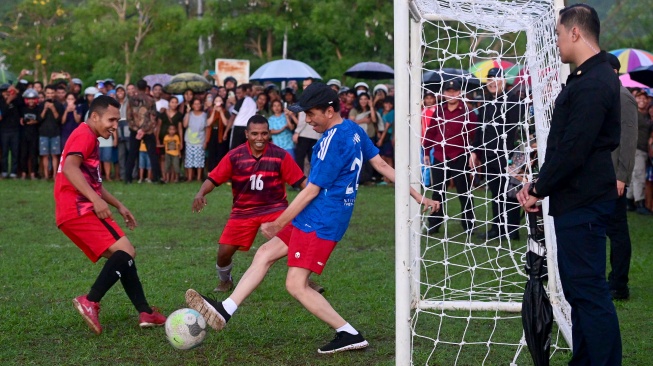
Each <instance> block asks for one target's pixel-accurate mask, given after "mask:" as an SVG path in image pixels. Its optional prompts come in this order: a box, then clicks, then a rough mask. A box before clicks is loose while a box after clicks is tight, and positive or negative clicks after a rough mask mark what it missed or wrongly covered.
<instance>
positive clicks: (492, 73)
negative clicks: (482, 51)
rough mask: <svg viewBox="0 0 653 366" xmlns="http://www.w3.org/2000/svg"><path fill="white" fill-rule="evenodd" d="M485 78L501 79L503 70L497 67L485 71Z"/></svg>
mask: <svg viewBox="0 0 653 366" xmlns="http://www.w3.org/2000/svg"><path fill="white" fill-rule="evenodd" d="M487 77H489V78H500V77H503V70H502V69H500V68H498V67H493V68H491V69H490V70H488V71H487Z"/></svg>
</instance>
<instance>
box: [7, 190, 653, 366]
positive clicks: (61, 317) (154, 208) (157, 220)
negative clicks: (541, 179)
mask: <svg viewBox="0 0 653 366" xmlns="http://www.w3.org/2000/svg"><path fill="white" fill-rule="evenodd" d="M106 187H107V189H109V190H110V191H111V192H112V193H114V195H116V197H118V198H119V199H120V200H122V201H123V202H124V203H125V204H126V205H127V207H129V208H130V210H131V211H132V212H133V213H134V215H135V216H136V219H137V220H138V221H139V224H140V226H139V227H138V228H137V229H136V230H135V231H133V232H128V236H129V238H130V240H131V241H132V242H133V243H134V244H135V246H136V248H137V251H138V257H137V264H138V269H139V274H140V277H141V280H142V282H143V286H144V288H145V292H146V295H147V296H148V300H149V301H150V303H151V304H153V305H156V306H157V307H159V308H161V309H162V310H163V311H164V312H165V313H170V312H172V311H174V310H176V309H178V308H182V307H186V306H185V303H184V292H185V290H186V289H187V288H195V289H197V290H199V291H201V292H210V291H211V290H212V289H213V287H215V284H216V277H215V276H216V275H215V265H214V263H215V251H216V241H217V239H218V238H219V235H220V232H221V230H222V227H223V225H224V223H225V220H226V219H227V217H228V214H229V210H230V206H231V192H230V190H229V188H228V187H219V188H218V189H216V190H215V191H214V192H213V193H212V194H211V195H210V196H209V205H208V206H207V207H206V210H205V211H204V212H202V213H201V214H192V213H191V211H190V207H191V202H192V198H193V196H194V194H195V192H196V190H197V188H198V186H197V185H196V184H176V185H166V186H153V185H131V186H125V185H123V184H121V183H113V184H106ZM0 202H2V203H3V206H4V208H3V210H2V211H1V214H0V238H1V241H0V276H2V279H3V281H2V285H0V304H1V305H0V344H1V346H0V364H2V365H106V364H116V365H141V364H144V365H205V364H211V365H392V364H394V342H395V332H394V321H395V320H394V287H395V286H394V234H393V227H394V210H393V206H394V203H393V202H394V196H393V190H392V189H391V188H387V187H361V190H360V193H359V198H358V201H357V203H356V209H355V212H354V217H353V219H352V222H351V225H350V228H349V230H348V232H347V234H346V235H345V237H344V238H343V240H342V241H341V242H340V243H339V244H338V247H337V249H336V250H335V252H334V254H333V255H332V257H331V259H330V261H329V264H328V266H327V268H326V270H325V272H324V274H323V275H322V276H320V277H318V278H317V279H318V281H319V282H320V283H321V284H322V285H324V286H325V287H326V289H327V292H326V296H327V298H328V299H329V301H330V302H331V303H332V304H333V305H334V307H335V308H336V310H338V311H339V312H340V313H341V315H343V317H344V318H345V319H347V320H348V321H350V322H351V323H352V324H353V325H354V326H355V327H356V328H358V329H360V330H362V331H363V332H364V334H365V336H366V338H367V339H368V340H369V341H370V347H369V348H368V349H367V350H365V351H362V352H348V353H345V354H337V355H332V356H319V355H318V354H317V353H316V349H317V348H318V347H319V346H321V345H322V344H323V343H325V342H326V341H328V340H330V338H331V337H332V330H331V329H329V328H328V327H327V326H326V325H324V324H323V323H322V322H320V321H319V320H317V319H315V318H314V317H313V316H312V315H310V314H309V313H308V312H307V311H306V310H304V309H303V308H302V307H301V305H299V304H298V303H297V302H296V301H295V300H294V299H292V298H291V297H290V295H288V294H287V293H286V291H285V289H284V278H285V273H286V266H285V263H284V262H281V263H278V264H276V265H275V266H273V267H272V270H271V271H270V273H269V275H268V277H267V278H266V280H265V281H264V282H263V284H262V285H261V287H260V288H259V289H258V290H257V291H256V292H255V293H254V294H253V295H252V296H251V297H250V298H249V299H248V300H247V301H246V302H245V303H244V304H243V306H242V307H241V308H240V309H239V310H238V312H237V313H236V315H235V317H234V319H233V320H232V321H231V322H230V323H229V326H228V327H227V328H226V329H225V330H224V331H223V332H220V333H217V332H213V331H210V332H209V334H208V335H207V338H206V340H205V342H204V344H203V345H202V346H201V347H199V348H197V349H194V350H190V351H178V350H175V349H174V348H172V347H171V346H170V345H169V344H168V343H167V341H166V340H165V333H164V330H163V329H161V328H157V329H149V330H141V329H139V328H138V326H137V313H136V311H135V310H134V309H133V307H132V305H131V303H130V302H129V300H128V299H127V297H126V295H125V294H124V292H123V290H122V288H121V286H120V285H117V286H115V288H113V289H111V291H109V293H108V294H107V296H106V297H105V298H104V299H103V301H102V312H101V316H100V319H101V321H102V325H103V327H104V333H103V334H102V335H101V336H95V335H93V334H92V333H91V332H90V331H89V330H88V328H87V326H86V325H85V323H84V322H83V321H82V320H81V318H80V316H79V315H78V314H77V312H76V311H75V310H74V309H73V307H72V302H71V300H72V298H74V297H75V296H78V295H80V294H82V293H85V292H87V291H88V288H89V287H90V285H91V284H92V282H93V281H94V279H95V277H96V276H97V273H98V272H99V270H100V268H101V263H102V262H100V263H99V264H96V265H93V264H91V262H89V261H88V260H87V259H86V257H85V256H84V255H83V254H82V253H81V252H80V251H79V250H78V249H77V248H76V247H75V246H74V244H72V243H71V242H70V241H69V240H68V239H67V238H66V237H65V236H64V235H63V234H62V233H61V232H60V231H59V230H58V229H57V228H56V226H55V222H54V202H53V198H52V183H46V182H40V181H39V182H30V181H27V182H23V181H8V180H4V181H0ZM630 219H631V221H630V224H631V234H632V238H633V261H632V269H631V296H632V298H631V300H629V301H626V302H619V303H617V309H618V312H619V317H620V321H621V329H622V338H623V344H624V365H648V364H653V346H651V344H653V342H652V339H651V338H652V334H653V333H652V332H651V327H650V324H651V320H650V319H651V318H653V305H651V299H652V296H651V289H652V288H653V287H652V285H653V279H652V278H651V271H650V270H649V268H650V266H651V265H652V264H653V258H651V252H652V249H651V247H650V245H649V243H650V239H649V238H650V237H651V234H652V233H653V229H652V228H651V220H652V219H651V218H649V217H641V216H636V215H631V216H630ZM524 236H525V235H524V233H522V237H524ZM263 242H264V240H263V238H262V237H258V238H257V240H256V242H255V244H254V247H253V249H252V251H250V252H247V253H238V254H237V255H236V257H235V269H234V275H235V278H236V280H237V279H238V278H240V276H241V275H242V273H243V272H244V270H245V269H246V267H247V265H248V264H249V263H250V262H251V259H252V257H253V255H254V253H255V249H256V248H257V247H259V246H260V245H261V244H262V243H263ZM420 316H424V317H425V318H424V320H426V317H427V314H424V313H422V315H420ZM515 323H517V326H518V322H515ZM420 326H422V325H420ZM437 326H438V319H434V320H433V325H432V326H431V327H430V326H428V325H424V332H425V333H428V332H432V331H433V328H435V327H437ZM488 327H489V326H488V324H485V323H483V322H482V321H473V322H472V323H471V324H470V329H469V330H468V334H469V336H470V339H472V340H481V339H484V340H487V338H488V337H489V334H490V332H491V329H488ZM443 329H445V331H446V334H445V333H443V337H442V338H450V339H452V340H455V339H457V338H458V339H459V338H460V337H461V335H460V334H456V333H457V332H459V329H461V328H460V326H458V325H449V324H447V325H445V327H444V328H443ZM513 332H517V333H519V332H520V330H519V329H517V330H516V331H515V330H504V329H497V330H496V331H495V336H494V337H497V338H496V340H497V341H501V340H503V338H504V336H503V335H504V333H505V334H510V333H513ZM415 343H416V345H417V347H418V350H417V351H416V359H418V360H420V361H421V363H420V364H424V361H423V360H424V358H423V357H422V356H423V355H425V354H426V355H427V356H428V353H429V352H430V351H431V345H430V344H428V342H425V341H422V340H416V342H415ZM477 348H478V349H477ZM452 352H453V353H455V352H457V347H449V346H447V347H441V346H438V349H437V354H436V355H435V356H434V357H432V358H431V363H430V364H431V365H436V364H437V365H441V364H442V365H447V363H446V362H445V361H440V360H445V359H448V357H445V356H446V354H447V353H452ZM464 352H467V355H466V356H464V357H462V358H461V361H460V362H459V364H464V365H475V364H480V361H481V360H482V359H483V357H484V355H485V352H486V350H485V347H469V350H464ZM524 352H526V351H523V352H522V353H523V354H524ZM513 354H514V350H513V349H511V350H508V351H507V352H503V353H502V351H500V350H498V349H497V350H495V349H493V350H492V355H491V356H492V359H495V360H497V359H498V360H501V361H496V362H488V363H486V364H497V365H507V364H509V362H510V361H511V360H512V356H513ZM568 357H569V353H560V354H558V355H556V357H554V360H553V362H552V364H554V365H562V364H565V363H566V361H567V360H568ZM520 360H526V358H525V357H521V358H520ZM522 364H524V365H528V364H530V362H527V361H525V362H524V363H520V365H522Z"/></svg>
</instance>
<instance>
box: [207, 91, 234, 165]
mask: <svg viewBox="0 0 653 366" xmlns="http://www.w3.org/2000/svg"><path fill="white" fill-rule="evenodd" d="M227 113H228V112H227V111H226V109H225V103H224V99H223V98H222V97H220V96H219V95H218V96H217V97H216V98H215V100H214V101H213V108H212V109H211V114H210V115H209V118H208V119H207V121H206V123H207V124H209V125H210V126H211V128H209V129H208V130H207V131H208V136H207V137H206V139H207V141H208V144H207V147H206V171H207V172H210V171H211V170H213V168H215V167H216V166H217V165H218V164H219V163H220V161H221V160H222V158H223V157H224V156H225V155H227V152H228V151H229V140H228V139H227V137H226V129H227V122H228V120H229V118H228V117H227Z"/></svg>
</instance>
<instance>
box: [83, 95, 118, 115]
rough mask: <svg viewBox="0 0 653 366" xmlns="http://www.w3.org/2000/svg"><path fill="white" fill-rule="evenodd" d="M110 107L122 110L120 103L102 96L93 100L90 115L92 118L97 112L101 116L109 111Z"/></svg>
mask: <svg viewBox="0 0 653 366" xmlns="http://www.w3.org/2000/svg"><path fill="white" fill-rule="evenodd" d="M109 106H113V107H116V108H118V109H120V102H118V101H117V100H115V99H114V98H112V97H109V96H106V95H100V96H99V97H97V98H95V99H93V102H92V103H91V108H89V110H88V115H89V116H90V115H92V114H93V112H95V113H97V114H99V115H100V116H101V115H102V114H104V112H105V111H106V110H107V109H109Z"/></svg>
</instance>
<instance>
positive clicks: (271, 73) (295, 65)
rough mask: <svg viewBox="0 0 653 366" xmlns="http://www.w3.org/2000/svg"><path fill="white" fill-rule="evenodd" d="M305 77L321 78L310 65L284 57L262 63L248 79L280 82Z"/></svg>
mask: <svg viewBox="0 0 653 366" xmlns="http://www.w3.org/2000/svg"><path fill="white" fill-rule="evenodd" d="M307 78H313V79H322V77H321V76H320V74H318V73H317V72H315V70H313V68H312V67H310V66H308V65H306V64H305V63H303V62H301V61H297V60H290V59H284V60H276V61H270V62H268V63H266V64H264V65H263V66H261V67H259V68H258V70H256V71H255V72H254V73H253V74H252V76H251V77H250V78H249V79H250V80H255V81H272V82H280V81H290V80H301V79H307Z"/></svg>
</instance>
